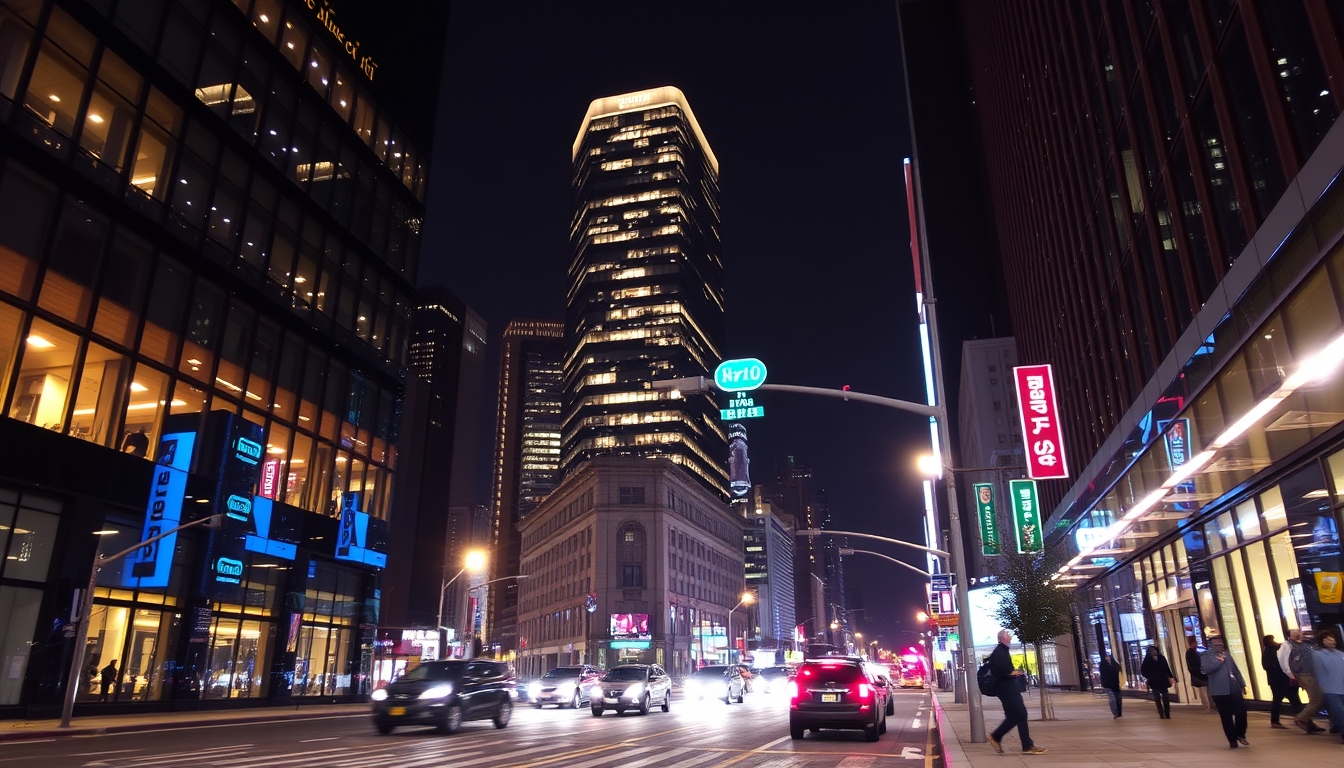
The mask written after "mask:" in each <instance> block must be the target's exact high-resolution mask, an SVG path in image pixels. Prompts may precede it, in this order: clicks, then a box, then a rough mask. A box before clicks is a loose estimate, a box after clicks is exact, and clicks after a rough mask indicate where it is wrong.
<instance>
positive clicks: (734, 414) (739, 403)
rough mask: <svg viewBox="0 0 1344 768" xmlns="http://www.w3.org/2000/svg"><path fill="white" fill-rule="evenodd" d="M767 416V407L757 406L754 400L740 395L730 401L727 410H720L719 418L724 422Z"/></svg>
mask: <svg viewBox="0 0 1344 768" xmlns="http://www.w3.org/2000/svg"><path fill="white" fill-rule="evenodd" d="M764 415H765V406H764V405H757V404H756V400H755V399H754V398H750V397H747V396H745V395H739V396H737V397H735V398H733V399H732V400H729V401H728V407H727V408H720V409H719V418H721V419H723V420H724V421H737V420H738V419H759V418H761V417H762V416H764Z"/></svg>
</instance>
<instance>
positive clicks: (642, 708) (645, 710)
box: [639, 693, 649, 715]
mask: <svg viewBox="0 0 1344 768" xmlns="http://www.w3.org/2000/svg"><path fill="white" fill-rule="evenodd" d="M639 714H641V715H647V714H649V694H647V693H646V694H644V696H643V697H642V698H640V700H639Z"/></svg>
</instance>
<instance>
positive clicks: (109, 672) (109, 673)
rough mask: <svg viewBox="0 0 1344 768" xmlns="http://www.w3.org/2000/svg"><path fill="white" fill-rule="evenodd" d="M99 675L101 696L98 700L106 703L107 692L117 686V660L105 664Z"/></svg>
mask: <svg viewBox="0 0 1344 768" xmlns="http://www.w3.org/2000/svg"><path fill="white" fill-rule="evenodd" d="M99 675H100V681H101V682H102V696H101V697H100V698H99V699H98V700H99V701H107V692H108V691H109V690H111V689H112V686H114V685H116V684H117V660H116V659H113V660H111V661H109V662H107V666H106V667H103V669H102V671H101V672H99Z"/></svg>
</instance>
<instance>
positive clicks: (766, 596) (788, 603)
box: [741, 499, 797, 649]
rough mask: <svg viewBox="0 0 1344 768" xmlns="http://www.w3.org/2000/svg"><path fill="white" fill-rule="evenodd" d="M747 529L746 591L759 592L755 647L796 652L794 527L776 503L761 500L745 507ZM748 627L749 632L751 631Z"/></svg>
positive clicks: (743, 509) (745, 539)
mask: <svg viewBox="0 0 1344 768" xmlns="http://www.w3.org/2000/svg"><path fill="white" fill-rule="evenodd" d="M741 509H742V511H743V514H744V515H745V516H746V521H747V527H746V528H745V529H744V530H743V532H742V536H743V541H744V543H745V548H746V562H747V574H746V575H747V589H748V590H752V591H754V592H756V605H755V607H754V608H753V609H752V612H753V614H754V615H755V617H756V621H755V627H754V629H755V630H756V634H754V635H753V637H752V638H751V639H753V640H754V641H755V643H756V645H755V647H756V648H758V649H759V648H788V649H793V647H794V646H793V642H792V641H793V629H794V626H795V625H796V624H797V621H796V620H795V602H796V601H795V597H794V584H793V551H794V536H793V527H792V526H791V525H789V523H788V522H787V521H786V520H785V519H784V518H783V517H781V516H780V515H779V514H777V512H778V510H777V509H776V508H775V505H774V503H773V502H771V501H769V500H766V499H760V500H759V501H758V502H757V503H755V504H747V505H744V506H743V507H742V508H741ZM752 628H753V627H751V626H750V625H748V629H752Z"/></svg>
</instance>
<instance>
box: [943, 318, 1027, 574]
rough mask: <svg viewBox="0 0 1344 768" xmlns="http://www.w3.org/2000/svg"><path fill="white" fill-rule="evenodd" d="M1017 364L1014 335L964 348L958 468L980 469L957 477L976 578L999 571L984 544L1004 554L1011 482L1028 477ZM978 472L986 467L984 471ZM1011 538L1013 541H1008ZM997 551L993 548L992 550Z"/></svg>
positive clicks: (967, 344)
mask: <svg viewBox="0 0 1344 768" xmlns="http://www.w3.org/2000/svg"><path fill="white" fill-rule="evenodd" d="M1016 365H1017V344H1016V342H1015V340H1014V339H1013V337H1011V336H1008V337H1006V338H1000V339H973V340H971V341H967V342H963V343H962V345H961V386H960V388H959V389H958V397H957V434H958V437H959V438H960V439H959V444H958V449H959V453H958V455H959V457H960V458H958V460H957V464H958V465H959V466H961V467H964V468H967V469H971V468H976V470H975V471H963V472H960V473H958V475H957V480H958V491H960V496H959V497H958V498H959V499H960V501H961V508H962V509H964V510H966V512H964V513H963V514H962V522H963V533H965V534H966V538H964V539H963V540H964V541H966V542H975V543H976V546H975V552H974V556H972V555H970V554H968V556H967V560H966V562H967V567H968V568H970V569H972V570H975V571H976V572H975V573H972V574H971V575H972V576H981V575H984V574H985V573H989V572H994V566H995V563H996V562H997V561H996V560H995V559H994V558H993V557H990V558H988V559H986V558H985V557H984V543H985V540H988V541H989V542H990V544H991V545H994V544H997V545H998V547H999V551H1000V552H1004V551H1012V550H1011V549H1004V542H1005V541H1007V540H1008V538H1011V536H1012V533H1011V528H1010V527H1009V526H1010V524H1011V520H1010V519H1009V517H1008V514H1007V512H1008V506H1009V501H1008V481H1009V480H1013V479H1017V478H1022V477H1026V471H1025V470H1024V469H1022V467H1023V466H1024V464H1023V461H1024V460H1025V457H1024V456H1023V454H1022V425H1021V424H1019V423H1018V415H1017V392H1016V389H1015V388H1014V386H1013V367H1014V366H1016ZM979 468H986V469H984V470H981V469H979ZM984 485H988V486H989V491H988V493H989V499H990V501H991V502H992V504H993V508H994V512H995V514H994V516H993V525H994V527H993V528H990V529H989V530H988V535H986V534H985V533H984V532H983V531H984V525H985V523H982V522H981V521H980V518H979V515H980V507H979V505H978V502H977V498H976V497H977V496H978V495H979V494H980V493H982V492H983V488H982V487H981V486H984ZM1005 536H1006V537H1008V538H1005ZM991 548H992V547H991Z"/></svg>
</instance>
